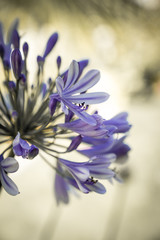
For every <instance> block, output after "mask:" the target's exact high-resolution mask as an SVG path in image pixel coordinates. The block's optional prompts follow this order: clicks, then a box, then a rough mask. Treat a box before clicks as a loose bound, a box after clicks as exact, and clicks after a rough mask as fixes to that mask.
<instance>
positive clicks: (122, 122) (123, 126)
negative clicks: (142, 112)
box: [103, 112, 131, 133]
mask: <svg viewBox="0 0 160 240" xmlns="http://www.w3.org/2000/svg"><path fill="white" fill-rule="evenodd" d="M127 117H128V113H126V112H121V113H119V114H117V115H116V116H115V117H113V118H111V119H110V120H105V121H104V122H103V123H104V125H105V126H106V127H109V126H110V127H111V128H112V129H113V131H112V133H125V132H127V131H129V129H130V128H131V125H130V124H129V123H128V121H127Z"/></svg>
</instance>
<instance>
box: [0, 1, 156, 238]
mask: <svg viewBox="0 0 160 240" xmlns="http://www.w3.org/2000/svg"><path fill="white" fill-rule="evenodd" d="M15 18H19V19H20V27H19V30H20V34H21V38H22V42H24V41H27V42H28V43H29V46H30V51H29V64H28V65H29V71H30V78H31V79H32V80H34V73H35V72H36V56H37V55H38V54H41V53H42V52H43V49H44V47H45V43H46V41H47V39H48V37H49V36H50V35H51V34H52V33H53V32H54V31H58V32H59V36H60V38H59V42H58V44H57V46H56V48H55V50H54V52H53V53H52V54H50V56H49V57H48V59H47V62H48V64H46V65H47V66H46V67H47V68H45V74H46V76H52V75H53V76H54V74H56V73H55V72H54V71H55V70H54V69H55V62H56V58H57V56H58V55H61V57H62V68H64V69H66V68H67V67H68V65H69V64H70V62H71V60H72V59H75V60H81V59H86V58H89V59H90V65H89V69H92V68H96V69H99V70H100V71H101V81H100V83H99V84H98V86H97V85H96V90H97V88H98V90H102V89H103V91H106V92H108V93H109V94H110V99H109V100H108V101H107V103H103V104H102V105H101V106H100V107H99V113H100V114H101V115H102V116H103V117H104V118H109V117H111V116H113V115H114V114H116V113H118V112H120V111H128V112H129V121H130V123H131V124H132V125H133V127H132V129H131V132H130V134H129V137H128V139H127V143H128V144H129V145H130V146H131V148H132V150H131V152H130V154H129V160H128V161H127V162H126V163H125V165H123V166H121V165H120V166H119V168H120V169H121V173H122V175H123V178H124V184H119V183H116V182H115V183H114V184H113V185H111V184H109V183H105V186H106V187H107V194H106V195H104V196H101V195H96V194H94V193H93V194H89V195H83V194H78V195H77V196H71V201H70V203H69V205H61V206H58V207H57V206H56V202H55V198H54V193H53V182H54V176H53V172H52V170H51V169H50V168H49V167H48V166H46V164H45V163H44V162H43V161H42V160H41V159H39V158H37V159H36V160H34V161H26V162H25V163H23V164H22V163H20V164H21V165H22V166H21V171H19V172H18V174H16V173H15V174H13V177H12V179H14V181H15V182H16V184H17V185H18V187H19V189H20V192H21V194H20V195H19V196H16V197H11V196H9V195H7V194H6V192H4V191H3V192H2V193H1V198H0V240H28V239H30V240H63V239H70V240H75V239H76V240H79V239H83V240H91V239H92V240H128V239H129V240H133V239H134V240H135V239H136V240H160V206H159V205H160V147H159V138H160V127H159V123H160V110H159V108H160V27H159V26H160V0H101V1H98V0H55V1H53V0H48V1H43V0H39V1H36V0H28V1H25V0H0V21H2V22H3V23H4V27H5V30H7V29H8V27H9V25H10V24H11V22H12V21H13V20H14V19H15Z"/></svg>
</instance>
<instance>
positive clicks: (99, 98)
mask: <svg viewBox="0 0 160 240" xmlns="http://www.w3.org/2000/svg"><path fill="white" fill-rule="evenodd" d="M108 98H109V94H108V93H105V92H94V93H83V94H79V95H75V96H69V97H66V96H65V99H67V100H69V101H71V102H74V103H83V102H85V104H87V105H88V104H96V103H102V102H104V101H106V100H107V99H108Z"/></svg>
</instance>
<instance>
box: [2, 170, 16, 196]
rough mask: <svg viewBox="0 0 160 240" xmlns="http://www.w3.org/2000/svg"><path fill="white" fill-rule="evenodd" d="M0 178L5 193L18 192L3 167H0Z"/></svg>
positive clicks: (13, 193) (14, 193)
mask: <svg viewBox="0 0 160 240" xmlns="http://www.w3.org/2000/svg"><path fill="white" fill-rule="evenodd" d="M0 179H1V184H2V186H3V188H4V189H5V190H6V192H7V193H9V194H10V195H12V196H15V195H17V194H19V190H18V188H17V186H16V184H15V183H14V182H13V181H12V179H11V178H9V177H8V176H7V174H6V173H5V171H4V170H3V168H2V169H1V174H0Z"/></svg>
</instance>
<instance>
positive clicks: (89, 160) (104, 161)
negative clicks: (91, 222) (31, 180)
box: [0, 20, 131, 203]
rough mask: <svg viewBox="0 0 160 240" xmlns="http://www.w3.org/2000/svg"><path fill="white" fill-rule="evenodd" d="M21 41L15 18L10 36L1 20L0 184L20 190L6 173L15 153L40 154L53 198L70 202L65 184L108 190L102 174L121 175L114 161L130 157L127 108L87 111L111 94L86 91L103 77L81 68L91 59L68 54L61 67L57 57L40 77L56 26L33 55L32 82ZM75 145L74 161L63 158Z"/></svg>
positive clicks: (10, 169) (14, 163)
mask: <svg viewBox="0 0 160 240" xmlns="http://www.w3.org/2000/svg"><path fill="white" fill-rule="evenodd" d="M22 40H23V38H22V39H21V37H20V35H19V33H18V21H17V20H16V21H15V22H14V23H13V25H12V26H11V28H10V30H9V32H8V37H7V38H5V36H4V33H3V26H2V24H0V58H1V62H2V68H3V70H4V74H3V76H4V77H1V83H0V115H1V118H0V144H1V149H3V150H2V152H1V155H0V184H1V187H3V188H4V189H5V190H6V191H7V192H8V193H9V194H10V195H16V194H18V193H19V190H18V188H17V186H16V184H15V183H14V182H13V181H12V180H11V178H10V177H9V176H8V174H10V173H13V172H16V171H17V170H18V169H19V164H18V161H19V160H20V159H18V157H16V156H19V157H22V158H23V159H34V158H35V157H36V156H37V155H38V154H39V155H40V157H41V159H43V160H44V161H45V162H46V163H48V164H49V165H50V166H51V167H52V168H53V169H54V170H55V171H56V175H55V184H54V189H55V196H56V200H57V203H60V202H64V203H68V201H69V191H70V189H74V188H75V189H78V190H80V191H81V192H83V193H89V192H92V191H94V192H97V193H100V194H103V193H105V192H106V189H105V187H104V185H103V184H102V183H100V182H99V180H101V179H107V180H109V181H110V182H112V179H116V180H119V178H118V176H117V173H116V170H115V168H114V167H113V163H114V164H116V161H117V159H118V158H120V157H123V156H127V153H128V151H129V150H130V148H129V146H128V145H127V144H125V143H124V140H125V138H126V136H127V135H126V133H127V132H128V131H129V129H130V127H131V125H130V124H129V123H128V121H127V116H128V115H127V113H125V112H122V113H120V114H118V115H116V116H115V117H113V118H111V119H110V120H105V119H103V117H102V116H100V115H99V114H98V112H97V111H95V112H94V113H91V112H89V106H90V105H91V104H99V103H102V102H104V101H106V100H107V99H108V97H109V95H108V94H107V93H105V92H92V91H91V92H90V91H89V92H88V90H90V89H91V88H92V87H93V86H94V85H96V84H97V83H98V81H99V80H100V73H99V71H98V70H90V71H88V72H86V70H85V68H86V67H87V65H88V60H82V61H75V60H73V61H72V62H71V63H70V65H69V67H68V69H67V70H66V71H61V57H60V56H58V57H57V60H56V65H57V76H55V78H54V79H53V78H49V79H46V78H45V76H44V66H45V64H46V59H47V56H48V54H49V53H50V52H51V51H52V50H53V49H54V47H55V45H56V43H57V40H58V34H57V33H53V34H52V35H51V36H50V38H49V40H48V42H47V44H46V47H45V49H44V54H42V55H39V56H38V57H37V75H36V78H35V79H36V80H35V82H33V83H32V84H31V83H30V81H29V75H28V67H27V66H28V58H27V57H28V52H29V45H28V43H27V42H24V43H21V41H22ZM84 72H85V73H84ZM72 151H75V152H76V154H77V156H78V161H71V160H72V159H70V160H68V159H66V157H65V154H66V153H67V156H68V153H70V152H72ZM46 154H48V155H49V156H50V161H48V157H47V158H46ZM15 157H16V159H18V161H17V160H16V159H15ZM67 158H68V157H67ZM83 158H84V159H86V161H84V160H83Z"/></svg>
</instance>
